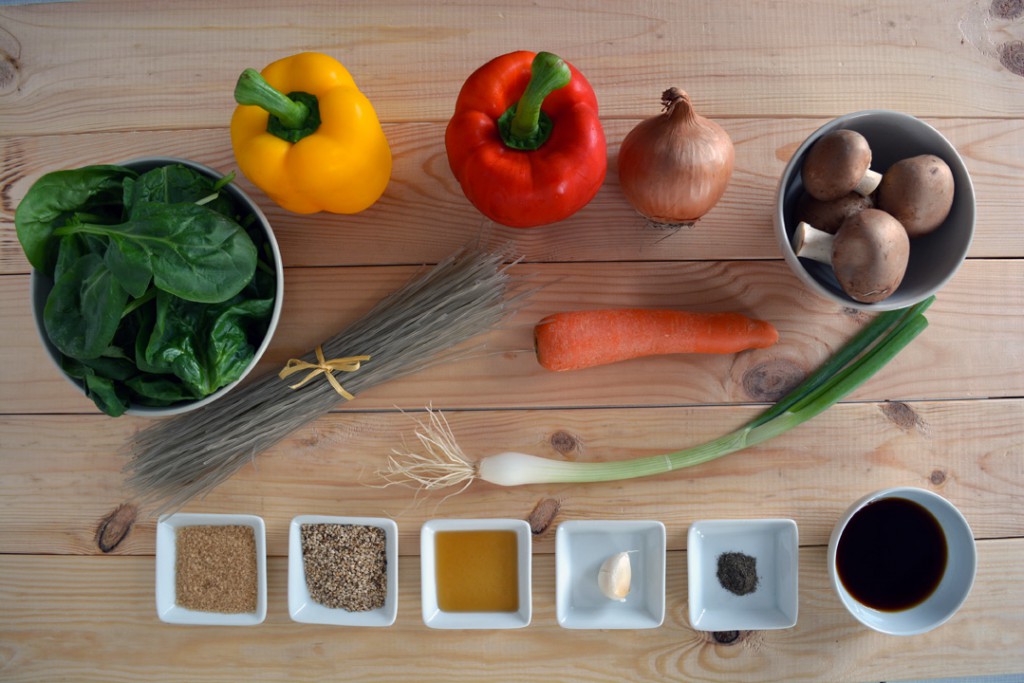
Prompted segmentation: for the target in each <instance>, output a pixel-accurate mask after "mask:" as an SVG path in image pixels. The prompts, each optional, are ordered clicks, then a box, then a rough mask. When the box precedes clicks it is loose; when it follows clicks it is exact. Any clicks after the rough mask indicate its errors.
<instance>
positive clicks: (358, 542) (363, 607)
mask: <svg viewBox="0 0 1024 683" xmlns="http://www.w3.org/2000/svg"><path fill="white" fill-rule="evenodd" d="M301 532H302V533H301V536H302V558H303V566H304V569H305V574H306V587H307V589H308V590H309V597H310V598H312V599H313V600H314V601H315V602H317V603H319V604H321V605H323V606H325V607H330V608H333V609H344V610H348V611H349V612H366V611H369V610H373V609H378V608H380V607H383V606H384V599H385V598H386V597H387V592H388V583H387V567H388V563H387V547H386V535H385V532H384V529H381V528H380V527H375V526H361V525H353V524H303V525H302V528H301Z"/></svg>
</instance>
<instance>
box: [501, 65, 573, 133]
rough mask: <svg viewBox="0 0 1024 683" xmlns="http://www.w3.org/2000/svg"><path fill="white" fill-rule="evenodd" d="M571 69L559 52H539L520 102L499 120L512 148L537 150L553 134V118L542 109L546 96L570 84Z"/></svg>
mask: <svg viewBox="0 0 1024 683" xmlns="http://www.w3.org/2000/svg"><path fill="white" fill-rule="evenodd" d="M570 80H572V72H571V71H570V70H569V66H568V65H567V64H566V63H565V61H564V60H563V59H562V58H561V57H559V56H558V55H554V54H551V53H550V52H538V53H537V56H536V57H534V59H533V63H532V64H531V65H530V82H529V83H528V84H527V86H526V90H525V91H524V92H523V94H522V96H521V97H520V98H519V101H518V102H517V103H516V104H514V105H512V106H511V107H509V108H508V110H506V111H505V113H504V114H502V115H501V117H500V118H499V119H498V131H499V132H500V134H501V139H502V141H504V143H505V144H506V145H508V146H509V147H512V148H513V149H522V150H534V149H537V148H538V147H540V146H541V145H543V144H544V143H545V142H546V141H547V139H548V137H549V136H550V135H551V129H552V123H551V119H550V118H549V117H548V116H547V114H545V113H544V112H543V111H541V109H540V107H541V105H542V104H543V103H544V99H545V98H546V97H547V96H548V95H550V94H551V93H553V92H554V91H555V90H558V89H559V88H564V87H565V86H567V85H569V81H570Z"/></svg>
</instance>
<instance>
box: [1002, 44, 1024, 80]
mask: <svg viewBox="0 0 1024 683" xmlns="http://www.w3.org/2000/svg"><path fill="white" fill-rule="evenodd" d="M999 63H1000V64H1002V65H1003V67H1004V68H1005V69H1006V70H1007V71H1009V72H1010V73H1012V74H1016V75H1018V76H1024V41H1022V40H1011V41H1009V42H1006V43H1003V44H1002V45H1000V46H999Z"/></svg>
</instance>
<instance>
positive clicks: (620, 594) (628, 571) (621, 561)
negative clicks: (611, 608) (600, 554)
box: [597, 552, 633, 602]
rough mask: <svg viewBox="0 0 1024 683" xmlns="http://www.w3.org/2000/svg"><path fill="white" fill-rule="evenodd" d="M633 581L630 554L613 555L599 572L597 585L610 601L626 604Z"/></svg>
mask: <svg viewBox="0 0 1024 683" xmlns="http://www.w3.org/2000/svg"><path fill="white" fill-rule="evenodd" d="M632 579H633V571H632V567H631V566H630V562H629V553H628V552H624V553H617V554H615V555H612V556H611V557H609V558H608V559H607V560H605V561H604V563H603V564H602V565H601V569H600V570H599V571H598V572H597V585H598V586H599V587H600V589H601V592H602V593H604V595H605V597H606V598H608V599H609V600H618V601H619V602H625V601H626V596H627V595H629V587H630V583H631V582H632Z"/></svg>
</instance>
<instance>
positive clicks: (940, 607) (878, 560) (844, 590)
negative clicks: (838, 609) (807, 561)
mask: <svg viewBox="0 0 1024 683" xmlns="http://www.w3.org/2000/svg"><path fill="white" fill-rule="evenodd" d="M976 569H977V551H976V548H975V544H974V535H973V533H972V532H971V527H970V526H969V525H968V523H967V520H966V519H965V518H964V516H963V515H962V514H961V513H960V511H959V510H957V508H956V507H955V506H954V505H953V504H952V503H950V502H949V501H948V500H946V499H945V498H943V497H942V496H940V495H938V494H936V493H933V492H931V491H928V490H926V489H920V488H913V487H897V488H889V489H884V490H881V491H876V492H874V493H871V494H869V495H867V496H864V497H863V498H861V499H860V500H858V501H857V502H856V503H854V504H853V505H851V506H850V507H849V508H847V510H846V512H845V513H844V514H843V516H842V517H841V518H840V519H839V521H838V523H837V524H836V525H835V528H834V529H833V531H832V536H831V538H830V539H829V544H828V573H829V579H830V581H831V583H832V587H833V588H834V589H835V591H836V594H837V595H838V596H839V599H840V601H841V602H842V603H843V606H844V607H846V609H847V611H849V612H850V614H852V615H853V616H854V617H855V618H856V619H857V620H858V621H860V622H861V623H862V624H864V625H865V626H868V627H869V628H872V629H874V630H876V631H880V632H882V633H888V634H891V635H898V636H910V635H917V634H920V633H925V632H927V631H930V630H932V629H934V628H936V627H937V626H940V625H941V624H944V623H945V622H946V621H948V620H949V619H950V618H951V617H952V616H953V615H954V614H956V612H957V610H959V609H960V607H961V605H963V603H964V601H965V600H966V599H967V596H968V594H969V593H970V592H971V587H972V586H973V585H974V575H975V572H976Z"/></svg>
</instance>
